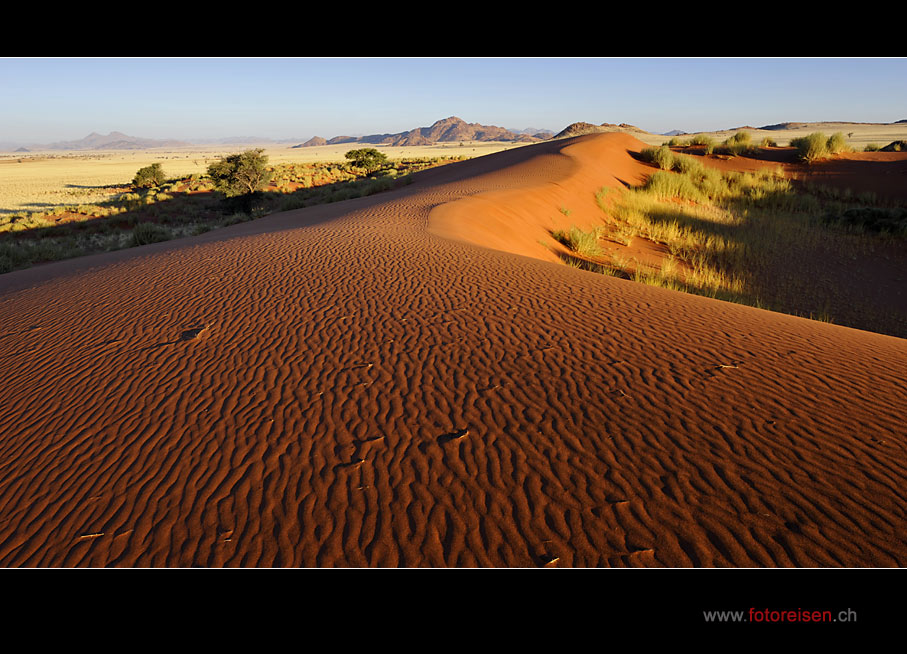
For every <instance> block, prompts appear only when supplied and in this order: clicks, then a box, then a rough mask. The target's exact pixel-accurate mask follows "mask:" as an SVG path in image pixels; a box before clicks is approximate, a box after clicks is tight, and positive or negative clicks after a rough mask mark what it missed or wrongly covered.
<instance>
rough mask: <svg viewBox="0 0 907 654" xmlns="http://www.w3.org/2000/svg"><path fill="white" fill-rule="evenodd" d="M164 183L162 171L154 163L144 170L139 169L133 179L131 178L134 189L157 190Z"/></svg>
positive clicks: (158, 165) (159, 166)
mask: <svg viewBox="0 0 907 654" xmlns="http://www.w3.org/2000/svg"><path fill="white" fill-rule="evenodd" d="M165 181H166V178H165V177H164V169H163V168H161V164H159V163H154V164H151V165H150V166H145V167H144V168H139V170H138V172H137V173H136V174H135V177H133V178H132V185H133V186H134V187H135V188H157V187H159V186H161V185H162V184H163V183H164V182H165Z"/></svg>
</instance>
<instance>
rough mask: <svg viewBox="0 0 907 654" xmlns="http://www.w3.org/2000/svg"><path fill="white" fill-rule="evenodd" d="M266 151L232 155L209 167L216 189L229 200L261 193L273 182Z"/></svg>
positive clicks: (257, 150) (260, 150)
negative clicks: (257, 192)
mask: <svg viewBox="0 0 907 654" xmlns="http://www.w3.org/2000/svg"><path fill="white" fill-rule="evenodd" d="M263 153H264V150H263V149H262V148H258V149H256V150H246V151H245V152H243V153H242V154H231V155H230V156H228V157H225V158H222V159H220V160H219V161H216V162H215V163H213V164H211V165H210V166H208V176H209V177H210V178H211V179H212V180H213V181H214V188H216V189H217V190H218V191H221V192H222V193H223V194H224V195H226V196H227V197H228V198H232V197H237V196H240V195H251V194H252V193H255V192H256V191H260V190H261V189H263V188H264V187H265V186H267V184H268V182H270V181H271V173H270V171H268V169H267V167H266V166H267V163H268V157H267V156H265V155H264V154H263Z"/></svg>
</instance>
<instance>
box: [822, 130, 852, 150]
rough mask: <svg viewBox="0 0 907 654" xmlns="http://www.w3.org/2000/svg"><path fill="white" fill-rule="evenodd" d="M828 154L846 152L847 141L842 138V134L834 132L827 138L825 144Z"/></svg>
mask: <svg viewBox="0 0 907 654" xmlns="http://www.w3.org/2000/svg"><path fill="white" fill-rule="evenodd" d="M826 147H827V148H828V153H829V154H840V153H842V152H846V151H847V139H845V138H844V132H835V133H834V134H832V135H831V136H829V137H828V142H827V143H826Z"/></svg>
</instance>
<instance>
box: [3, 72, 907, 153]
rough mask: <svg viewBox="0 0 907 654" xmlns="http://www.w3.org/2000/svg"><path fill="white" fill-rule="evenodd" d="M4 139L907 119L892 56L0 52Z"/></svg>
mask: <svg viewBox="0 0 907 654" xmlns="http://www.w3.org/2000/svg"><path fill="white" fill-rule="evenodd" d="M0 94H2V97H3V101H2V102H0V141H12V142H37V143H47V142H51V141H57V140H72V139H79V138H82V137H84V136H86V135H87V134H89V133H90V132H100V133H104V134H106V133H108V132H111V131H120V132H124V133H126V134H129V135H132V136H142V137H148V138H177V139H187V140H188V139H193V138H197V139H213V138H220V137H228V136H261V137H267V138H275V139H278V138H308V137H311V136H315V135H317V136H323V137H326V138H330V137H332V136H337V135H340V134H373V133H381V132H391V133H392V132H400V131H403V130H408V129H412V128H414V127H421V126H426V125H430V124H431V123H433V122H434V121H436V120H439V119H441V118H446V117H448V116H459V117H460V118H462V119H464V120H466V121H467V122H475V123H482V124H486V125H499V126H502V127H507V128H515V129H522V128H526V127H536V128H547V129H552V130H560V129H562V128H564V127H566V126H567V125H568V124H570V123H572V122H576V121H586V122H591V123H603V122H608V123H622V122H625V123H631V124H633V125H636V126H637V127H641V128H642V129H645V130H647V131H650V132H656V133H664V132H666V131H669V130H672V129H680V130H683V131H687V132H694V131H704V130H716V129H726V128H731V127H739V126H741V125H753V126H761V125H766V124H771V123H777V122H783V121H823V120H843V121H860V122H893V121H896V120H902V119H907V58H899V59H879V58H865V59H844V58H824V59H755V58H743V59H720V58H714V59H712V58H707V59H701V58H700V59H680V58H678V59H647V58H632V59H620V58H603V59H577V58H548V59H538V58H518V59H457V58H427V59H402V58H398V59H318V58H300V59H278V58H273V59H272V58H263V59H229V58H219V59H201V58H197V59H150V58H133V59H112V58H73V59H34V58H33V59H17V58H12V57H7V58H2V59H0Z"/></svg>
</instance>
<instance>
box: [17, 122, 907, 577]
mask: <svg viewBox="0 0 907 654" xmlns="http://www.w3.org/2000/svg"><path fill="white" fill-rule="evenodd" d="M627 138H628V137H626V136H625V135H619V134H618V135H609V134H605V135H596V136H591V137H581V138H579V139H575V140H569V141H562V142H556V143H544V144H541V145H539V146H528V147H525V148H520V149H517V150H512V151H507V152H502V153H499V154H496V155H491V156H488V157H483V158H481V159H477V160H472V161H466V162H462V163H457V164H452V165H449V166H445V167H443V168H440V169H435V170H431V171H427V172H426V173H424V174H422V175H420V178H419V179H420V181H418V182H417V183H416V184H413V185H412V186H409V187H406V188H404V189H402V190H399V191H395V192H393V193H390V194H384V195H380V196H372V197H370V198H362V199H358V200H352V201H348V202H344V203H338V204H335V205H328V206H324V207H313V208H309V209H304V210H300V211H294V212H287V213H284V214H278V215H274V216H271V217H268V218H265V219H262V220H260V221H256V222H254V223H246V224H243V225H237V226H235V227H233V228H228V229H226V230H221V231H219V232H212V233H208V234H205V235H203V236H201V237H197V238H193V239H186V240H184V241H179V242H171V243H160V244H155V245H152V246H146V247H143V248H139V249H136V250H133V251H130V252H126V253H124V252H120V253H114V254H110V255H102V256H97V257H89V258H85V259H80V260H77V261H73V262H61V263H58V264H52V265H48V266H43V267H41V268H36V269H33V270H26V271H20V272H16V273H10V274H7V275H4V276H2V277H0V371H2V375H3V379H4V381H5V391H6V393H5V398H4V402H3V403H2V404H0V565H3V566H526V567H536V566H545V565H548V566H900V565H903V564H905V563H907V528H905V524H907V521H905V512H907V510H905V502H904V488H905V487H907V484H905V478H907V456H905V455H907V438H905V435H907V434H905V428H904V424H903V417H904V415H905V414H907V388H905V382H904V376H903V371H904V370H907V345H905V343H907V341H904V340H902V339H897V338H893V337H888V336H883V335H878V334H873V333H869V332H861V331H857V330H852V329H847V328H844V327H839V326H835V325H829V324H824V323H817V322H810V321H806V320H803V319H799V318H795V317H791V316H785V315H780V314H773V313H769V312H766V311H761V310H757V309H752V308H749V307H743V306H737V305H731V304H726V303H722V302H718V301H714V300H710V299H707V298H701V297H695V296H687V295H682V294H678V293H674V292H671V291H666V290H662V289H658V288H652V287H647V286H642V285H637V284H634V283H632V282H628V281H624V280H620V279H615V278H610V277H605V276H601V275H595V274H592V273H587V272H583V271H580V270H577V269H573V268H569V267H567V266H563V265H552V264H551V263H549V262H546V261H542V260H538V259H535V258H530V257H526V256H522V254H526V253H531V252H528V251H523V250H521V249H520V248H521V247H523V246H522V245H517V246H515V249H514V250H513V251H511V252H504V251H500V249H493V248H494V247H495V246H496V245H498V244H496V243H490V245H491V246H492V247H487V248H486V247H478V246H477V245H476V244H475V243H470V242H468V240H473V241H475V242H481V241H482V235H481V233H479V232H481V230H482V229H487V230H488V231H489V233H490V232H494V231H496V230H495V228H488V227H483V226H482V225H483V222H482V220H481V216H482V215H490V216H491V217H492V219H494V220H498V219H505V218H506V216H507V215H509V214H514V215H518V217H520V219H521V220H529V218H528V216H529V210H528V209H526V208H524V207H521V206H519V198H520V197H523V198H526V199H527V201H529V202H530V204H531V202H536V201H538V202H541V201H545V202H546V203H547V202H548V201H551V200H553V201H554V202H555V205H556V203H557V202H559V201H560V200H562V199H563V198H562V197H561V195H560V194H561V193H563V192H564V190H563V189H564V188H565V187H566V188H567V191H568V195H572V194H573V193H574V192H576V191H577V189H580V188H581V187H582V188H585V187H586V186H588V185H590V184H591V185H592V187H593V188H594V186H595V185H596V184H598V185H607V184H612V183H614V180H615V179H618V182H619V178H620V177H621V176H622V175H630V174H634V171H635V170H636V168H634V165H633V163H632V162H631V161H629V160H628V155H627V149H628V147H632V143H629V142H628V141H627V140H626V139H627ZM596 152H597V153H598V154H595V153H596ZM590 158H591V159H593V160H599V161H602V160H604V161H611V163H612V164H613V165H615V166H617V168H611V169H610V172H609V170H603V171H599V172H596V171H592V172H591V173H590V171H589V165H588V161H587V160H588V159H590ZM584 161H587V163H584ZM621 166H626V169H618V168H620V167H621ZM599 174H601V175H603V176H604V177H605V179H604V181H601V182H600V180H599ZM583 178H585V181H583ZM517 188H519V189H523V192H522V193H516V194H514V195H511V194H512V193H513V191H514V189H517ZM479 194H481V197H480V198H478V199H477V198H475V196H476V195H479ZM499 194H503V196H501V195H499ZM546 194H548V195H546ZM501 197H504V198H505V199H506V201H507V204H506V205H501V202H503V200H502V199H501ZM468 198H473V199H472V200H469V199H468ZM587 200H588V199H587ZM588 201H589V202H592V201H593V200H588ZM461 202H462V203H463V204H460V203H461ZM450 203H454V204H455V205H457V204H459V205H460V206H459V209H463V208H464V207H466V208H468V209H469V210H470V211H467V212H465V214H462V217H461V218H460V219H459V220H461V221H463V224H460V225H459V226H458V225H457V220H458V219H457V212H452V211H451V210H450V209H445V208H443V206H442V205H447V206H450ZM495 203H497V204H495ZM483 206H485V208H486V209H488V213H487V214H485V213H483V210H482V207H483ZM582 210H585V209H582ZM577 211H581V209H580V208H579V207H577ZM470 213H472V217H470V216H469V215H467V214H470ZM430 219H431V228H429V224H430ZM458 230H459V231H458ZM470 234H471V235H472V236H469V235H470ZM533 240H534V237H533ZM526 247H528V246H526Z"/></svg>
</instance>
